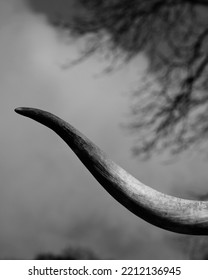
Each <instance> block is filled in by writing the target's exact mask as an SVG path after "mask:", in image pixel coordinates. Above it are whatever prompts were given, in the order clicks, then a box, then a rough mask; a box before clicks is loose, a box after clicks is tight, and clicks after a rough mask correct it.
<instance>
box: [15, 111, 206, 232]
mask: <svg viewBox="0 0 208 280" xmlns="http://www.w3.org/2000/svg"><path fill="white" fill-rule="evenodd" d="M15 112H16V113H18V114H20V115H23V116H26V117H28V118H31V119H33V120H35V121H37V122H39V123H41V124H43V125H45V126H47V127H48V128H50V129H52V130H53V131H54V132H56V133H57V134H58V135H59V136H60V137H61V138H62V139H63V140H64V141H65V142H66V143H67V145H68V146H69V147H70V148H71V149H72V150H73V152H74V153H75V154H76V155H77V157H78V158H79V159H80V160H81V162H82V163H83V164H84V165H85V166H86V168H87V169H88V170H89V171H90V172H91V174H92V175H93V176H94V177H95V179H96V180H97V181H98V182H99V183H100V184H101V185H102V186H103V187H104V189H105V190H106V191H107V192H108V193H109V194H110V195H111V196H113V197H114V198H115V199H116V200H117V201H118V202H120V203H121V204H122V205H123V206H125V207H126V208H127V209H128V210H129V211H131V212H133V213H134V214H135V215H137V216H138V217H140V218H142V219H144V220H145V221H147V222H148V223H150V224H152V225H155V226H157V227H160V228H163V229H166V230H169V231H172V232H177V233H183V234H191V235H208V202H206V201H195V200H187V199H181V198H177V197H174V196H170V195H166V194H163V193H161V192H158V191H156V190H154V189H152V188H150V187H148V186H146V185H144V184H143V183H141V182H140V181H139V180H137V179H135V178H134V177H133V176H132V175H130V174H129V173H128V172H126V171H125V170H124V169H122V168H121V167H120V166H118V165H117V164H116V163H114V162H113V161H111V160H110V159H109V158H108V157H107V156H106V155H105V154H104V152H103V151H102V150H101V149H100V148H98V147H97V146H96V145H95V144H94V143H93V142H91V141H90V140H89V139H88V138H87V137H86V136H84V135H83V134H81V133H80V132H79V131H78V130H77V129H76V128H74V127H73V126H71V125H70V124H68V123H67V122H65V121H63V120H62V119H60V118H59V117H57V116H55V115H53V114H51V113H49V112H46V111H43V110H39V109H34V108H25V107H21V108H17V109H15Z"/></svg>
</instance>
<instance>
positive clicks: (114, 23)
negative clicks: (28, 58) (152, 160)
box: [53, 0, 208, 156]
mask: <svg viewBox="0 0 208 280" xmlns="http://www.w3.org/2000/svg"><path fill="white" fill-rule="evenodd" d="M75 2H76V5H77V9H76V10H77V12H76V13H75V14H74V17H73V18H72V19H70V20H68V21H67V20H65V19H61V18H59V17H57V18H56V20H54V21H53V24H54V25H56V26H58V27H60V28H63V29H66V30H69V31H70V34H71V35H73V36H77V37H81V36H85V37H86V49H85V52H84V56H83V57H87V56H88V55H91V54H93V53H95V52H96V51H103V50H108V52H107V53H108V54H112V55H113V57H114V58H115V59H118V60H120V59H122V61H123V62H128V61H130V60H132V59H134V58H135V57H136V56H137V55H138V54H140V53H143V54H144V55H145V56H146V57H147V58H148V61H149V65H148V69H147V73H145V74H144V78H143V79H142V80H140V81H139V82H138V89H137V90H136V91H135V92H134V94H133V96H134V105H133V107H132V119H131V122H130V123H129V128H130V130H131V131H136V132H137V136H138V141H137V142H136V145H135V147H134V149H133V151H134V154H135V155H143V156H151V155H152V152H161V151H165V150H167V151H170V152H171V153H173V154H174V153H180V152H181V151H184V150H187V149H188V148H191V147H193V146H194V145H195V144H198V143H205V140H206V138H207V136H208V121H207V120H208V94H207V89H208V48H207V47H208V17H207V15H208V1H206V0H201V1H198V0H184V1H181V0H146V1H142V0H131V1H129V0H99V1H97V0H88V1H85V0H79V1H75ZM86 35H87V36H88V37H87V36H86ZM114 61H115V60H114ZM111 66H112V65H111ZM135 97H136V98H135Z"/></svg>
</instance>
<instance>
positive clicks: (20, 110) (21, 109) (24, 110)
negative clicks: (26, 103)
mask: <svg viewBox="0 0 208 280" xmlns="http://www.w3.org/2000/svg"><path fill="white" fill-rule="evenodd" d="M35 110H36V109H34V108H29V107H17V108H15V109H14V111H15V112H16V113H17V114H19V115H23V116H26V115H27V113H28V112H30V111H33V112H34V111H35Z"/></svg>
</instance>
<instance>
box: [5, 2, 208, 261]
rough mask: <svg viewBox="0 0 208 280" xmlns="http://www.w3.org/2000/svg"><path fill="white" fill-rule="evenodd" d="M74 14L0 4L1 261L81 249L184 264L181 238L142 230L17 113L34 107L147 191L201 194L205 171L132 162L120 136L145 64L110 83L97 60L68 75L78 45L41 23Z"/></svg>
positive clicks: (51, 6)
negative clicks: (73, 131) (64, 123)
mask: <svg viewBox="0 0 208 280" xmlns="http://www.w3.org/2000/svg"><path fill="white" fill-rule="evenodd" d="M57 12H58V13H64V15H65V16H66V15H67V16H70V14H71V13H72V12H73V10H72V9H71V5H70V1H69V0H68V1H57V0H56V1H51V0H50V1H49V0H48V1H44V0H40V1H37V0H34V1H26V0H25V1H23V0H0V62H1V63H0V92H1V102H0V167H1V168H0V176H1V181H0V258H1V259H8V258H9V259H14V258H15V259H24V258H34V257H35V255H36V254H37V253H41V252H53V253H59V252H61V251H62V250H63V249H64V248H66V247H68V246H72V245H73V246H84V247H87V248H90V249H91V250H93V251H95V252H96V253H97V255H98V256H99V257H101V258H118V259H178V258H180V259H181V258H186V257H187V256H185V255H184V254H183V253H182V251H181V250H180V249H179V248H178V246H176V245H175V243H174V242H175V241H174V240H175V239H177V237H178V235H177V234H174V233H168V232H166V231H163V230H161V229H158V228H156V227H154V226H151V225H149V224H147V223H146V222H144V221H142V220H140V219H139V218H137V217H136V216H134V215H133V214H132V213H130V212H129V211H128V210H126V209H125V208H124V207H123V206H121V205H120V204H118V203H117V202H116V201H115V200H114V199H113V198H111V197H110V196H109V194H108V193H106V192H105V190H103V189H102V188H101V187H100V185H99V184H98V183H97V182H96V181H95V180H94V179H93V178H92V177H91V175H90V174H88V171H86V170H85V168H84V167H83V166H82V164H81V163H80V162H79V161H78V160H77V158H76V157H75V155H74V154H73V153H72V152H71V151H70V150H69V149H68V148H67V146H66V145H65V144H64V143H63V142H62V141H61V140H60V139H59V138H58V137H57V136H56V135H55V134H54V133H53V132H51V131H50V130H48V129H46V128H45V127H43V126H41V125H40V124H38V123H35V122H33V121H32V120H29V119H26V118H23V117H21V116H19V115H17V114H15V113H14V108H15V107H18V106H30V107H38V108H41V109H44V110H47V111H51V112H53V113H54V114H57V115H58V116H60V117H62V118H63V119H65V120H67V121H69V122H70V123H71V124H72V125H74V126H75V127H77V128H78V129H79V130H80V131H82V132H83V133H84V134H86V135H87V136H88V137H89V138H90V139H92V140H93V141H94V142H95V143H97V144H98V145H99V146H100V147H101V148H103V150H105V151H106V152H107V153H108V154H109V155H110V156H111V157H112V158H113V159H114V160H115V161H116V162H118V163H119V164H120V165H122V166H123V167H124V168H126V169H127V170H128V171H130V172H131V173H132V174H133V175H134V176H136V177H138V178H139V179H140V180H141V181H142V182H144V183H145V184H148V185H151V186H153V187H154V188H156V189H158V190H160V191H163V192H166V193H175V194H177V195H180V193H183V192H184V191H185V190H186V189H187V190H195V191H196V192H197V191H199V190H200V189H201V190H207V187H206V184H207V179H208V178H207V162H205V161H203V159H202V158H201V157H197V156H192V157H189V158H188V159H183V160H182V159H180V160H178V161H175V162H174V163H173V164H171V165H166V164H163V163H162V160H161V159H160V158H156V159H154V160H153V159H152V160H150V161H147V162H141V161H139V160H138V159H135V158H132V156H131V153H130V148H131V146H132V143H133V139H132V137H130V136H129V135H128V133H126V131H124V130H123V129H122V128H121V123H122V122H125V121H126V119H127V117H128V110H129V102H130V95H129V92H130V90H131V89H132V88H134V87H135V86H136V85H137V82H138V77H139V75H141V74H142V71H143V70H144V69H145V66H146V64H147V61H146V59H145V58H144V57H142V56H140V57H138V58H137V59H136V60H135V61H134V62H132V63H131V64H129V65H127V66H126V67H123V68H122V69H121V70H119V71H117V72H115V73H111V74H109V75H102V74H101V73H102V70H103V67H104V65H105V63H104V62H103V61H101V60H100V59H99V58H98V57H92V58H90V59H88V60H87V61H85V62H83V63H81V64H79V65H77V66H75V67H73V68H69V69H65V68H64V67H63V66H64V65H65V63H66V62H67V61H70V60H72V59H74V58H75V57H77V55H78V51H77V49H78V47H80V46H81V45H82V41H81V40H79V41H73V40H72V39H69V40H68V42H67V44H66V40H64V37H63V34H59V33H58V31H57V30H55V29H53V27H52V26H50V24H49V23H48V17H53V14H56V13H57Z"/></svg>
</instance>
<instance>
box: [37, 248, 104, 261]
mask: <svg viewBox="0 0 208 280" xmlns="http://www.w3.org/2000/svg"><path fill="white" fill-rule="evenodd" d="M35 259H36V260H98V259H100V258H98V256H97V255H96V254H95V253H94V252H92V251H91V250H89V249H86V248H74V247H70V248H67V249H65V250H63V252H61V253H60V254H53V253H40V254H38V255H37V256H36V257H35Z"/></svg>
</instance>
